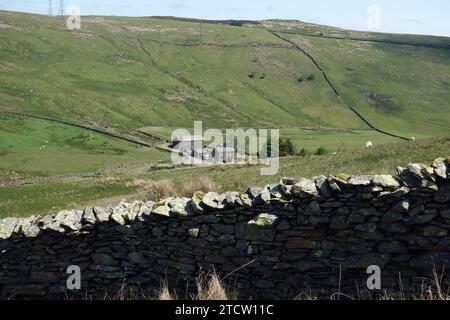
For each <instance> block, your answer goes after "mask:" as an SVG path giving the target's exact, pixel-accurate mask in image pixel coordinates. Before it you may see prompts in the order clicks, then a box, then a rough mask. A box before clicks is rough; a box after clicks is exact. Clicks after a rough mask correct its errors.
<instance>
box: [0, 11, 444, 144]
mask: <svg viewBox="0 0 450 320" xmlns="http://www.w3.org/2000/svg"><path fill="white" fill-rule="evenodd" d="M0 20H1V21H2V29H1V30H0V39H1V43H2V50H1V52H0V61H1V64H0V69H1V70H2V74H1V77H0V98H1V99H0V107H2V108H8V109H14V110H20V111H27V112H30V113H33V114H42V115H47V116H50V115H51V116H53V117H59V118H64V119H77V120H80V121H85V122H87V123H91V124H96V125H99V126H112V127H120V128H124V127H125V128H138V127H143V126H187V127H190V126H192V123H193V121H194V120H199V119H200V120H204V121H205V123H206V125H207V126H210V127H236V126H253V127H254V126H282V125H288V126H295V127H304V126H308V127H312V126H325V127H332V128H351V129H365V128H367V126H366V125H365V124H364V123H363V122H362V121H361V120H360V119H359V118H358V117H356V116H355V115H354V114H353V113H352V112H350V111H349V110H348V108H346V107H345V106H344V105H342V104H341V103H340V102H339V101H338V99H337V98H336V96H335V95H334V93H333V92H332V90H331V89H330V87H329V86H328V84H327V83H326V82H325V80H324V79H323V77H322V76H321V73H320V72H319V70H318V69H317V68H316V67H315V66H314V64H313V63H312V62H311V61H310V60H309V59H308V57H306V56H305V55H304V54H302V53H301V52H300V51H298V50H297V49H296V48H294V47H293V46H292V45H291V44H289V43H288V42H286V41H283V40H281V39H278V38H277V37H275V36H274V35H272V34H271V33H270V32H268V28H272V29H276V30H280V31H283V30H286V26H285V24H283V23H281V22H276V21H275V22H270V23H268V22H265V23H264V24H261V25H246V26H245V27H242V28H240V27H232V26H225V25H220V24H212V23H203V24H200V23H199V22H196V21H189V20H175V19H162V18H120V17H83V20H82V30H81V31H73V32H70V31H68V30H67V29H65V27H64V23H63V22H62V21H61V20H57V19H56V18H51V17H46V16H37V15H28V14H18V13H7V12H1V13H0ZM291 24H293V26H294V27H289V28H288V31H289V32H303V33H305V32H306V33H308V32H309V33H311V32H312V33H314V32H316V31H314V30H316V29H317V28H319V27H318V26H314V25H305V24H295V23H294V22H291ZM311 30H313V31H311ZM319 30H320V28H319ZM323 32H325V33H327V34H328V33H331V34H338V35H341V36H342V37H343V35H342V33H344V31H341V30H339V29H330V28H325V27H323ZM289 36H290V37H292V39H293V41H296V42H298V43H300V44H301V45H304V46H305V48H306V49H308V50H309V51H310V52H311V54H314V55H317V56H318V60H319V62H320V63H321V64H323V66H324V67H325V68H326V69H327V70H329V71H330V77H331V79H332V80H333V81H335V82H336V84H337V86H338V87H340V88H342V91H343V94H344V97H345V98H346V99H348V100H349V101H350V102H351V103H352V104H353V105H354V106H355V108H357V109H358V108H359V109H360V111H361V112H362V113H363V114H367V117H368V118H369V119H371V120H372V119H373V121H374V122H375V123H376V124H377V125H379V126H380V127H386V128H388V129H391V130H396V131H397V132H398V133H402V134H405V135H414V134H416V135H417V136H420V135H421V134H424V135H428V136H430V135H435V134H442V133H443V132H444V133H445V132H448V131H449V127H450V124H449V120H448V117H443V115H444V114H446V113H447V114H448V112H450V105H449V93H448V92H449V90H448V85H449V83H450V72H449V71H450V70H449V68H450V50H448V49H438V48H422V47H414V46H411V47H408V46H402V45H394V44H379V43H376V44H374V43H371V42H365V41H359V42H358V41H355V40H348V39H346V38H343V39H328V38H320V37H306V36H300V35H292V34H291V35H289ZM359 37H360V38H364V40H367V39H372V38H374V37H375V36H374V35H370V34H369V36H364V37H363V36H362V35H360V36H359ZM399 37H400V36H399ZM400 38H401V37H400ZM377 39H378V38H377ZM389 39H391V40H392V39H394V40H395V39H396V38H395V36H393V35H390V36H389ZM411 39H412V40H414V39H416V38H414V37H412V36H411V37H408V38H407V39H406V40H411ZM430 39H432V40H429V41H431V42H432V44H433V45H441V46H447V45H448V44H449V39H447V38H430ZM400 40H402V41H406V40H404V39H403V38H401V39H400ZM400 40H399V41H400ZM416 41H417V42H419V43H421V41H422V42H423V41H424V40H423V37H418V38H417V39H416ZM424 45H429V43H425V44H424ZM24 79H26V80H24ZM218 115H220V117H219V116H218ZM411 121H414V124H413V125H411Z"/></svg>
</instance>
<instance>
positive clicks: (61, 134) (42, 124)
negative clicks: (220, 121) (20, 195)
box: [0, 115, 170, 178]
mask: <svg viewBox="0 0 450 320" xmlns="http://www.w3.org/2000/svg"><path fill="white" fill-rule="evenodd" d="M0 130H1V132H2V133H1V135H0V171H1V172H2V173H3V174H4V175H6V173H7V172H9V173H10V175H19V176H20V177H22V178H24V177H33V176H54V175H63V174H72V173H80V174H81V173H90V172H95V171H97V170H98V169H101V168H105V167H108V166H112V165H115V164H118V163H125V162H141V161H153V162H156V161H158V160H168V159H169V158H170V154H168V153H165V152H162V151H158V150H156V149H150V148H145V147H139V146H134V145H133V144H131V143H128V142H124V141H121V140H118V139H114V138H110V137H107V136H103V135H101V134H96V133H91V132H89V131H87V130H83V129H79V128H73V127H69V126H64V125H60V124H55V123H49V122H47V121H41V120H35V119H27V118H22V117H11V116H2V115H0ZM11 172H12V173H11Z"/></svg>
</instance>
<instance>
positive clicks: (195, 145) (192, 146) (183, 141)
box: [170, 136, 204, 154]
mask: <svg viewBox="0 0 450 320" xmlns="http://www.w3.org/2000/svg"><path fill="white" fill-rule="evenodd" d="M203 141H204V140H203V137H202V136H182V137H175V138H174V139H173V140H172V141H171V143H170V148H172V149H174V150H177V151H180V152H184V153H187V154H192V152H193V150H201V149H203Z"/></svg>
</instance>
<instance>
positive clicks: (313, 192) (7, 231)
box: [0, 158, 450, 299]
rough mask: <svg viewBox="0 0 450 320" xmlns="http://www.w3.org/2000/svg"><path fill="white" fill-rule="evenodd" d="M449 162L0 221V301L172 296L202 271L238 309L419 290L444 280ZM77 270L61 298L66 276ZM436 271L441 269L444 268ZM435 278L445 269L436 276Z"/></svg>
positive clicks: (449, 241)
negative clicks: (243, 304)
mask: <svg viewBox="0 0 450 320" xmlns="http://www.w3.org/2000/svg"><path fill="white" fill-rule="evenodd" d="M449 231H450V158H440V159H437V160H435V161H434V162H433V164H431V165H424V164H410V165H408V166H407V167H406V168H399V169H398V172H397V174H396V175H394V176H389V175H376V176H347V175H339V176H328V177H326V176H320V177H316V178H314V179H294V178H284V179H282V181H281V182H280V183H279V184H275V185H267V186H265V187H264V188H256V187H253V188H249V189H248V191H247V192H246V193H237V192H227V193H225V194H220V195H219V194H217V193H213V192H211V193H207V194H204V193H201V192H198V193H196V194H195V195H194V196H193V197H192V198H176V199H175V198H172V199H166V200H163V201H161V202H159V203H154V202H147V203H142V202H134V203H125V202H123V203H121V204H119V205H118V206H114V207H109V208H106V209H103V208H99V207H94V208H87V209H85V210H83V211H61V212H59V213H57V214H54V215H47V216H43V217H30V218H8V219H5V220H1V221H0V297H1V298H4V299H7V298H16V299H18V298H40V299H41V298H44V299H45V298H61V299H66V298H67V297H69V298H83V297H89V298H98V299H101V298H104V297H105V295H108V294H109V295H113V294H114V293H116V292H117V291H118V290H119V289H120V288H121V287H122V285H123V284H124V283H126V284H127V285H129V286H136V287H139V290H141V292H143V293H145V294H148V295H150V294H152V293H153V292H154V291H155V290H157V289H158V288H159V287H160V283H161V279H165V280H167V282H168V284H169V287H170V288H171V289H173V290H177V291H178V292H179V296H181V297H183V296H184V294H186V292H191V291H192V292H195V290H196V284H195V279H196V277H197V276H199V274H201V273H202V272H206V271H208V270H212V269H214V270H215V271H216V272H217V273H218V274H219V275H220V276H221V277H222V278H225V280H224V282H225V283H226V284H227V285H229V286H230V287H232V288H233V289H234V290H235V291H237V292H238V294H239V297H241V298H293V297H295V296H296V295H298V294H300V293H302V292H305V291H309V290H312V291H313V292H317V293H318V294H319V295H323V296H327V295H328V296H329V295H330V294H332V293H335V292H341V293H345V294H349V295H355V294H359V295H363V296H366V295H367V294H369V292H368V290H367V289H366V279H367V277H368V275H367V274H366V271H367V268H368V267H369V266H371V265H377V266H379V267H380V268H381V270H382V288H383V289H384V290H390V289H392V290H396V288H398V280H399V276H400V277H401V279H402V285H403V287H404V288H405V290H417V289H418V288H421V287H423V286H425V287H426V286H427V285H428V282H429V279H431V278H432V271H433V268H436V269H437V270H438V271H439V272H440V271H442V270H444V276H443V281H444V282H446V283H447V284H448V283H449V282H448V281H449V277H448V276H449V275H448V273H447V272H446V270H449V269H450V234H449ZM71 265H77V266H79V267H80V270H81V289H80V290H68V288H67V286H66V280H67V278H68V277H69V274H67V272H66V271H67V268H68V266H71ZM445 267H446V268H445ZM443 268H445V269H443Z"/></svg>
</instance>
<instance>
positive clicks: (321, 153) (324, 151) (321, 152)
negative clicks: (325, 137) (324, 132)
mask: <svg viewBox="0 0 450 320" xmlns="http://www.w3.org/2000/svg"><path fill="white" fill-rule="evenodd" d="M326 154H328V150H327V149H326V148H325V147H319V148H318V149H317V151H316V155H317V156H324V155H326Z"/></svg>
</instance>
